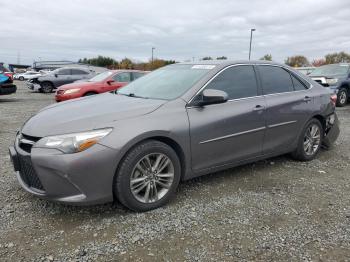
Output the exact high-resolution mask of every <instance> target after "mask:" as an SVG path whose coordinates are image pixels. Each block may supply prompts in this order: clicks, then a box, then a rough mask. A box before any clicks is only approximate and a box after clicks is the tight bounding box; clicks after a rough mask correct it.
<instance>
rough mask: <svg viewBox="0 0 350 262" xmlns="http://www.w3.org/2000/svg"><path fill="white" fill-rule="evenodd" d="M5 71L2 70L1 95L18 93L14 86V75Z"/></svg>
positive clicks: (0, 74) (0, 75)
mask: <svg viewBox="0 0 350 262" xmlns="http://www.w3.org/2000/svg"><path fill="white" fill-rule="evenodd" d="M5 71H7V70H5V68H0V95H9V94H13V93H16V90H17V87H16V85H14V84H13V78H12V74H10V73H7V72H5Z"/></svg>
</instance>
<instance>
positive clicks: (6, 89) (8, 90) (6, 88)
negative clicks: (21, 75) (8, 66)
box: [0, 84, 17, 95]
mask: <svg viewBox="0 0 350 262" xmlns="http://www.w3.org/2000/svg"><path fill="white" fill-rule="evenodd" d="M16 91H17V86H16V85H13V84H4V85H1V84H0V95H9V94H13V93H16Z"/></svg>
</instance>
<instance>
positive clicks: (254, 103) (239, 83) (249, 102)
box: [187, 65, 265, 171]
mask: <svg viewBox="0 0 350 262" xmlns="http://www.w3.org/2000/svg"><path fill="white" fill-rule="evenodd" d="M205 89H218V90H222V91H225V92H226V93H227V94H228V96H229V101H227V102H226V103H223V104H215V105H207V106H204V107H191V106H189V107H188V108H187V113H188V117H189V122H190V136H191V149H192V167H193V169H194V170H195V171H197V170H203V169H208V168H211V167H215V166H221V165H225V164H229V163H233V162H237V161H241V160H246V159H249V158H254V157H257V156H259V155H261V154H262V143H263V138H264V133H265V118H264V114H265V100H264V97H263V96H261V93H260V90H259V88H258V84H257V81H256V74H255V70H254V67H253V66H252V65H237V66H231V67H228V68H226V69H225V70H223V71H222V72H221V73H219V74H218V75H217V76H216V77H215V78H214V79H212V80H211V81H210V82H209V84H207V85H206V87H205ZM199 95H200V94H199Z"/></svg>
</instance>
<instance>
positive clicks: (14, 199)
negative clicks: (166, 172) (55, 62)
mask: <svg viewBox="0 0 350 262" xmlns="http://www.w3.org/2000/svg"><path fill="white" fill-rule="evenodd" d="M17 84H18V88H19V90H18V92H17V94H14V95H10V96H4V97H1V98H0V144H1V147H0V165H1V166H0V200H1V201H0V260H1V261H116V260H117V261H130V260H133V261H163V260H165V261H179V260H180V261H184V260H185V261H218V260H219V261H251V260H274V261H276V260H278V261H300V260H307V261H311V260H312V261H350V207H349V204H350V194H349V187H350V177H349V174H350V172H349V160H350V117H349V116H350V105H349V106H347V107H345V108H341V109H337V111H338V116H339V118H340V121H341V124H342V126H341V134H340V137H339V139H338V141H337V142H336V145H335V146H334V148H333V149H332V150H330V151H322V152H321V153H320V154H319V156H318V158H317V159H316V160H314V161H311V162H307V163H301V162H295V161H293V160H291V159H290V158H289V157H288V156H281V157H277V158H273V159H269V160H266V161H260V162H257V163H254V164H249V165H245V166H242V167H238V168H234V169H230V170H227V171H224V172H219V173H216V174H211V175H207V176H204V177H200V178H196V179H193V180H191V181H186V182H183V183H182V184H181V185H180V188H179V190H178V191H179V192H178V194H177V197H176V198H175V199H174V200H173V201H171V203H170V204H168V205H167V206H166V207H164V208H160V209H158V210H154V211H151V212H147V213H142V214H137V213H133V212H130V211H128V210H126V209H124V208H123V207H120V206H118V205H117V204H106V205H99V206H93V207H70V206H65V205H61V204H55V203H51V202H48V201H45V200H40V199H37V198H35V197H33V196H31V195H30V194H28V193H26V192H25V191H24V190H22V189H21V187H20V186H19V184H18V183H17V181H16V178H15V174H14V171H13V169H12V166H11V163H10V159H9V157H8V153H7V148H8V146H9V145H10V144H12V143H13V139H14V136H15V133H16V130H18V129H19V128H20V126H21V125H22V124H23V123H24V121H25V120H26V119H27V118H28V117H30V116H31V115H32V114H34V113H35V112H37V111H38V110H39V109H40V108H42V107H44V106H46V105H49V104H51V103H54V100H53V95H44V94H39V93H32V92H30V91H29V90H26V88H25V87H24V84H23V83H20V82H18V83H17ZM53 121H54V119H53Z"/></svg>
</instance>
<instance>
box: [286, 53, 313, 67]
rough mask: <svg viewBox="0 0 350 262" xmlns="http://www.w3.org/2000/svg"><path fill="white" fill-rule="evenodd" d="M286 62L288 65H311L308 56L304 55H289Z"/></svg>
mask: <svg viewBox="0 0 350 262" xmlns="http://www.w3.org/2000/svg"><path fill="white" fill-rule="evenodd" d="M284 62H285V64H286V65H289V66H292V67H304V66H310V63H309V60H307V58H306V57H305V56H302V55H296V56H291V57H288V58H287V59H286V60H285V61H284Z"/></svg>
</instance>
